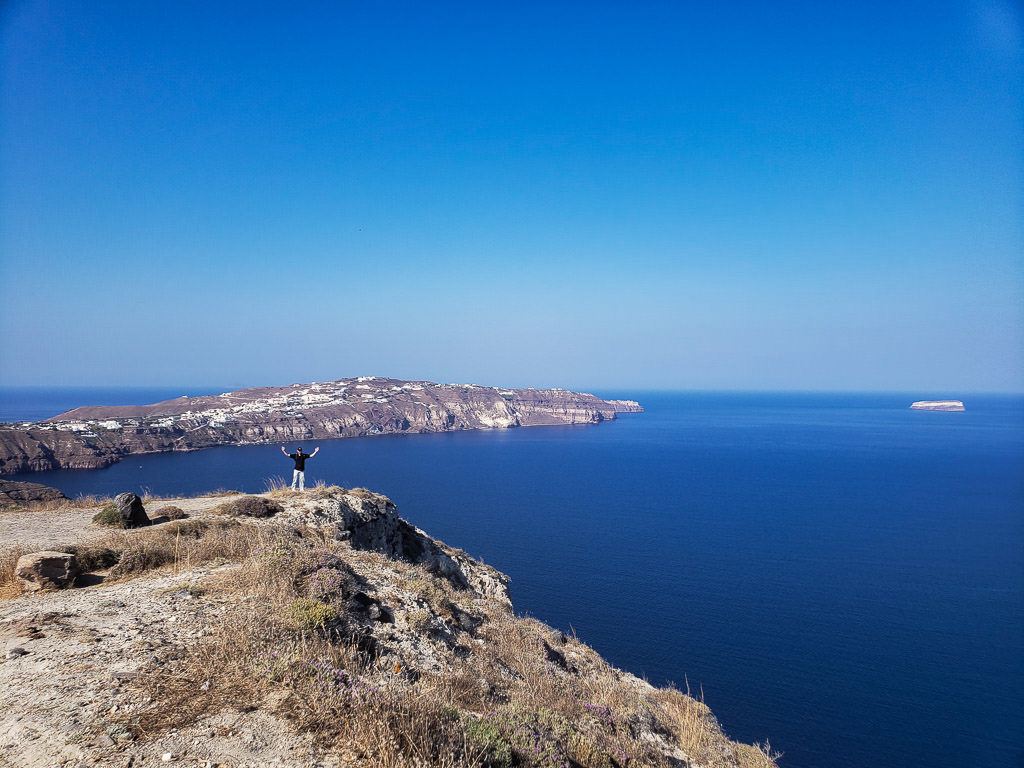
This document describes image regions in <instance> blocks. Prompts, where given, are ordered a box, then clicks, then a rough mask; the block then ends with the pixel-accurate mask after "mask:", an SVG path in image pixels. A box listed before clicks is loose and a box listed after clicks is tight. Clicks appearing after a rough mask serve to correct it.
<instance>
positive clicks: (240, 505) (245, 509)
mask: <svg viewBox="0 0 1024 768" xmlns="http://www.w3.org/2000/svg"><path fill="white" fill-rule="evenodd" d="M213 511H214V512H216V513H217V514H218V515H227V516H229V517H273V516H274V515H276V514H278V513H279V512H282V511H284V508H283V507H282V506H281V505H280V504H278V503H277V502H276V501H274V500H273V499H267V498H264V497H263V496H243V497H242V498H240V499H232V500H231V501H226V502H224V503H223V504H221V505H220V506H219V507H216V508H215V509H214V510H213Z"/></svg>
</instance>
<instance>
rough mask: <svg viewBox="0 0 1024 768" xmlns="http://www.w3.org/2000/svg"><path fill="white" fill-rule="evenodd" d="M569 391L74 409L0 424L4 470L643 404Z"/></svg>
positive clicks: (443, 388) (605, 415) (528, 421)
mask: <svg viewBox="0 0 1024 768" xmlns="http://www.w3.org/2000/svg"><path fill="white" fill-rule="evenodd" d="M642 410H643V409H642V408H641V407H640V405H639V404H638V403H637V402H635V401H633V400H602V399H600V398H598V397H595V396H594V395H590V394H584V393H579V392H570V391H568V390H564V389H505V388H501V387H481V386H475V385H469V384H434V383H432V382H428V381H400V380H397V379H385V378H380V377H372V376H370V377H361V378H354V379H339V380H338V381H331V382H323V383H312V384H292V385H291V386H288V387H258V388H251V389H243V390H239V391H236V392H225V393H224V394H222V395H212V396H203V397H184V396H182V397H180V398H177V399H174V400H167V401H165V402H162V403H153V404H151V405H130V406H91V407H86V408H76V409H74V410H71V411H67V412H66V413H62V414H60V415H59V416H55V417H53V418H52V419H48V420H46V421H44V422H38V423H22V424H5V425H2V426H0V474H10V473H13V472H38V471H43V470H49V469H95V468H100V467H106V466H109V465H111V464H114V463H116V462H118V461H120V460H121V459H122V458H124V457H125V456H128V455H130V454H140V453H159V452H163V451H190V450H196V449H198V448H208V447H210V446H214V445H237V444H245V443H266V442H286V441H287V442H291V441H297V440H305V441H309V440H326V439H330V438H339V437H361V436H365V435H381V434H396V433H417V432H445V431H451V430H460V429H491V428H509V427H526V426H538V425H554V424H595V423H598V422H601V421H605V420H608V419H614V418H615V414H616V413H627V412H635V411H642Z"/></svg>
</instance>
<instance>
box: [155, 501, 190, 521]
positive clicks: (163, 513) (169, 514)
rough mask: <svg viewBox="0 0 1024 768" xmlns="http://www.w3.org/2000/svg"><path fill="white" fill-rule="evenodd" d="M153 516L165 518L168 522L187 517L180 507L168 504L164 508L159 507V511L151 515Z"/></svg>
mask: <svg viewBox="0 0 1024 768" xmlns="http://www.w3.org/2000/svg"><path fill="white" fill-rule="evenodd" d="M153 516H154V517H166V518H167V519H168V520H184V519H186V518H187V517H188V513H186V512H185V510H183V509H182V508H181V507H176V506H174V505H173V504H170V505H168V506H166V507H160V509H158V510H157V511H156V512H154V513H153Z"/></svg>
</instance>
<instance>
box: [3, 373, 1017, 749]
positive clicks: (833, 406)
mask: <svg viewBox="0 0 1024 768" xmlns="http://www.w3.org/2000/svg"><path fill="white" fill-rule="evenodd" d="M203 391H204V392H216V391H219V390H217V389H216V388H213V389H206V390H203ZM193 393H194V392H193ZM141 394H142V393H140V392H130V393H125V392H120V393H118V392H109V391H108V392H96V391H93V392H92V395H90V399H86V400H84V401H81V400H80V401H76V402H68V397H71V398H72V399H73V398H75V397H79V398H81V395H82V392H81V391H80V392H78V393H71V394H70V395H69V394H68V393H53V392H50V393H48V394H47V393H40V392H38V391H37V392H36V393H35V395H33V396H26V395H25V393H23V394H22V395H21V397H23V399H22V400H19V399H18V396H16V395H15V394H13V393H12V391H10V390H7V391H6V392H0V396H2V397H3V398H4V399H5V401H6V402H4V404H3V409H2V411H0V413H2V414H4V415H3V416H2V417H0V418H3V419H10V418H19V419H20V418H36V417H39V416H40V415H46V416H48V415H53V414H54V413H57V412H58V411H60V410H63V409H65V408H67V407H71V406H73V405H82V404H85V403H86V402H106V403H110V404H123V403H126V402H144V401H146V400H147V399H148V400H149V401H153V400H157V399H165V398H169V397H175V396H177V395H180V394H182V393H181V392H179V391H177V390H174V391H167V390H165V391H162V392H159V393H156V392H153V391H149V392H148V393H147V394H148V398H140V397H139V395H141ZM600 394H603V395H605V396H609V397H614V396H628V397H637V398H638V399H640V400H641V401H642V403H643V404H644V405H645V406H646V408H647V412H646V413H643V414H635V415H633V414H630V415H624V416H622V417H621V418H620V419H618V420H617V421H615V422H612V423H607V424H601V425H597V426H579V427H536V428H529V429H520V430H500V431H482V432H464V433H457V434H441V435H413V436H395V437H378V438H367V439H359V440H336V441H329V442H324V443H319V445H321V451H320V454H319V455H318V456H317V457H316V458H315V459H314V460H312V461H310V462H309V464H308V465H307V469H308V471H307V477H309V478H310V479H311V480H312V481H315V480H316V479H318V478H322V479H324V480H325V481H327V482H329V483H337V484H340V485H344V486H349V487H352V486H366V487H368V488H372V489H375V490H379V491H381V492H383V493H386V494H387V495H389V496H391V498H393V499H394V500H395V502H396V503H397V504H398V506H399V509H400V511H401V513H402V514H403V515H404V516H405V517H407V518H409V519H410V520H412V521H413V522H414V523H415V524H417V525H419V526H420V527H422V528H424V529H425V530H427V531H428V532H430V533H431V534H432V535H434V536H437V537H439V538H442V539H444V540H445V541H447V542H448V543H450V544H452V545H455V546H459V547H462V548H464V549H466V550H467V551H469V552H470V553H472V554H474V555H476V556H478V557H481V558H482V559H484V560H485V561H486V562H488V563H491V564H493V565H495V566H496V567H498V568H500V569H501V570H503V571H505V572H506V573H508V574H509V575H510V576H511V577H512V588H513V598H514V600H515V603H516V607H517V609H518V610H519V611H520V612H526V613H530V614H532V615H534V616H537V617H538V618H540V619H542V620H544V621H546V622H548V623H550V624H552V625H555V626H557V627H560V628H563V629H567V630H568V629H570V628H573V629H575V630H576V632H577V633H578V634H579V636H580V638H581V639H583V640H584V641H586V642H588V643H589V644H591V645H593V646H594V647H596V648H597V650H599V651H600V652H601V653H602V654H603V655H604V656H605V657H606V658H608V659H609V660H610V661H612V662H613V663H615V664H616V665H619V666H621V667H624V668H626V669H628V670H630V671H632V672H635V673H637V674H644V675H646V676H647V677H648V678H649V679H650V680H651V681H652V682H654V683H658V684H661V683H664V682H665V681H674V682H675V683H676V684H678V685H680V686H683V685H685V681H686V680H689V683H690V686H691V688H693V689H695V690H699V689H703V693H704V696H705V700H706V701H707V703H708V704H709V705H710V707H711V708H712V710H713V711H714V712H715V714H716V715H717V716H718V717H719V719H720V720H721V721H722V723H723V725H724V727H725V729H726V731H727V732H728V733H729V734H730V735H731V736H733V737H734V738H737V739H741V740H744V741H763V740H764V739H770V740H771V743H772V745H773V746H774V747H775V748H777V749H780V750H782V751H783V752H784V753H785V754H784V756H783V758H782V759H781V761H780V764H781V765H782V766H784V767H785V768H855V767H856V768H863V767H864V766H907V767H910V766H930V768H942V767H944V766H949V768H953V767H954V766H957V767H959V766H1006V767H1010V766H1021V765H1024V737H1022V734H1024V400H1022V399H1021V398H999V397H992V396H987V397H982V396H978V397H970V398H966V402H967V405H968V408H969V410H968V411H967V412H966V413H928V412H917V411H910V410H908V408H907V406H908V404H909V402H910V400H911V399H913V398H909V397H907V396H905V395H848V394H842V395H833V396H824V395H778V394H769V395H751V394H691V393H638V392H619V393H614V392H605V393H600ZM61 397H63V398H64V400H60V398H61ZM48 398H49V399H48ZM97 398H99V399H97ZM58 400H60V402H59V404H58ZM47 409H48V410H49V412H46V411H47ZM316 445H317V443H309V444H305V445H303V448H304V449H306V450H307V451H309V450H312V448H313V447H315V446H316ZM293 448H294V446H293V445H289V449H290V450H291V449H293ZM288 475H290V462H288V460H287V459H285V458H284V457H283V456H281V454H280V451H279V449H278V446H277V445H269V446H242V447H225V448H215V449H209V450H206V451H201V452H197V453H191V454H164V455H156V456H144V457H138V458H133V459H130V460H127V461H124V462H122V463H120V464H117V465H114V466H113V467H110V468H108V469H105V470H99V471H64V472H48V473H37V474H32V475H24V476H21V477H20V478H18V479H26V480H33V481H36V482H42V483H47V484H50V485H54V486H56V487H58V488H60V489H62V490H63V491H64V492H65V493H67V494H69V495H76V494H83V493H103V494H106V493H116V492H120V491H124V490H134V491H139V490H143V489H145V490H149V491H150V492H152V493H155V494H191V493H196V492H200V491H209V490H213V489H217V488H237V489H240V490H245V491H261V490H263V489H264V485H265V481H266V478H269V477H274V476H288Z"/></svg>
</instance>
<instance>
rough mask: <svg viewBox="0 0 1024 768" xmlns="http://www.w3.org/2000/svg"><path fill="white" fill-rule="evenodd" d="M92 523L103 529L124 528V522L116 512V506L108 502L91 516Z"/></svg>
mask: <svg viewBox="0 0 1024 768" xmlns="http://www.w3.org/2000/svg"><path fill="white" fill-rule="evenodd" d="M92 521H93V522H94V523H96V525H102V526H103V527H105V528H124V520H122V519H121V513H120V512H118V511H117V505H116V504H114V502H110V503H109V504H107V506H105V507H104V508H103V509H101V510H100V511H99V512H97V513H96V514H95V515H93V517H92Z"/></svg>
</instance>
